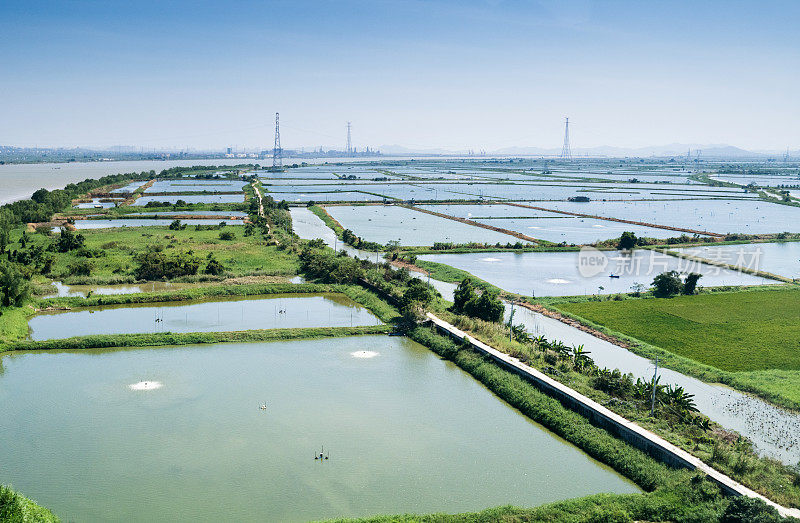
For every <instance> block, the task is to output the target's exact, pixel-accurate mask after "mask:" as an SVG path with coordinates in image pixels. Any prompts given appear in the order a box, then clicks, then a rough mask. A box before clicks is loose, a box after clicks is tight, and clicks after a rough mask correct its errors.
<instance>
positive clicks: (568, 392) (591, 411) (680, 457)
mask: <svg viewBox="0 0 800 523" xmlns="http://www.w3.org/2000/svg"><path fill="white" fill-rule="evenodd" d="M427 316H428V319H429V320H430V321H431V323H433V325H435V326H436V328H437V330H439V331H440V332H442V333H444V334H445V335H447V336H450V337H452V338H454V339H456V340H458V341H462V340H466V341H467V342H468V343H469V344H470V345H471V346H472V347H473V348H474V349H475V350H476V351H478V352H480V353H482V354H485V355H486V356H488V357H490V358H491V359H493V360H494V361H495V362H496V363H498V364H499V365H501V366H502V367H504V368H506V369H508V370H510V371H512V372H515V373H516V374H518V375H520V376H522V377H524V378H525V379H527V380H528V381H530V382H531V383H533V384H534V385H535V386H536V387H537V388H538V389H539V390H541V391H542V392H544V393H545V394H547V395H548V396H551V397H553V398H556V399H557V400H559V401H560V402H561V403H562V404H563V405H564V406H565V407H567V408H569V409H571V410H574V411H575V412H577V413H579V414H581V415H582V416H584V417H586V418H587V419H588V420H589V421H590V422H591V423H592V424H594V425H596V426H599V427H602V428H604V429H606V430H608V431H609V432H611V433H612V434H614V435H616V436H617V437H619V438H620V439H622V440H623V441H625V442H626V443H628V444H629V445H631V446H633V447H636V448H638V449H640V450H642V451H644V452H647V453H648V454H649V455H650V456H652V457H653V458H655V459H657V460H659V461H661V462H663V463H666V464H668V465H670V466H673V467H683V468H687V469H690V470H698V471H700V472H702V473H704V474H705V475H706V476H707V477H708V478H709V479H711V480H712V481H714V482H715V483H717V484H718V485H719V486H720V488H721V489H722V490H723V491H724V492H725V493H726V494H728V495H733V496H748V497H752V498H758V499H761V500H763V501H764V502H766V503H767V504H768V505H771V506H773V507H775V508H776V509H777V510H778V512H779V513H780V514H781V515H782V516H784V517H787V516H792V517H795V518H800V510H798V509H793V508H787V507H784V506H781V505H778V504H777V503H775V502H773V501H770V500H769V499H767V498H765V497H764V496H762V495H761V494H758V493H757V492H755V491H753V490H750V489H749V488H747V487H745V486H744V485H742V484H740V483H738V482H736V481H734V480H733V479H731V478H730V477H728V476H726V475H725V474H723V473H721V472H719V471H718V470H715V469H714V468H712V467H711V466H709V465H707V464H706V463H704V462H703V461H702V460H700V459H699V458H697V457H695V456H692V455H691V454H689V453H688V452H686V451H685V450H683V449H680V448H678V447H676V446H675V445H673V444H671V443H669V442H668V441H666V440H664V439H663V438H661V437H659V436H657V435H656V434H654V433H652V432H650V431H649V430H646V429H644V428H642V427H640V426H639V425H637V424H636V423H633V422H632V421H629V420H627V419H625V418H623V417H622V416H620V415H619V414H616V413H615V412H612V411H611V410H609V409H607V408H606V407H604V406H602V405H600V404H599V403H597V402H596V401H594V400H592V399H591V398H588V397H586V396H584V395H583V394H580V393H579V392H577V391H575V390H573V389H571V388H569V387H567V386H566V385H564V384H563V383H560V382H558V381H556V380H554V379H553V378H551V377H550V376H548V375H546V374H544V373H542V372H540V371H539V370H537V369H534V368H533V367H531V366H529V365H526V364H525V363H522V362H521V361H520V360H518V359H517V358H514V357H512V356H509V355H508V354H506V353H504V352H501V351H499V350H497V349H495V348H493V347H490V346H489V345H486V344H485V343H483V342H481V341H479V340H476V339H475V338H473V337H471V336H469V335H468V334H467V333H465V332H463V331H461V330H459V329H458V328H456V327H455V326H454V325H451V324H449V323H447V322H446V321H444V320H442V319H440V318H438V317H436V316H434V315H433V314H431V313H428V315H427Z"/></svg>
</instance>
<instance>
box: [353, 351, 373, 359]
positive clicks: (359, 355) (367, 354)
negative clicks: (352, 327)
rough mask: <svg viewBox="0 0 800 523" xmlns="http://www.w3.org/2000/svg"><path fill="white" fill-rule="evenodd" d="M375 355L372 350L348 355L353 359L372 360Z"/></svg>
mask: <svg viewBox="0 0 800 523" xmlns="http://www.w3.org/2000/svg"><path fill="white" fill-rule="evenodd" d="M377 355H378V353H377V352H375V351H372V350H357V351H355V352H351V353H350V356H352V357H354V358H374V357H375V356H377Z"/></svg>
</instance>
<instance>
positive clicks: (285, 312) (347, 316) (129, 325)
mask: <svg viewBox="0 0 800 523" xmlns="http://www.w3.org/2000/svg"><path fill="white" fill-rule="evenodd" d="M379 323H380V320H378V318H377V317H376V316H375V315H373V314H372V313H371V312H370V311H369V310H368V309H365V308H364V307H362V306H361V305H359V304H357V303H356V302H354V301H353V300H351V299H350V298H348V297H347V296H344V295H341V294H325V295H321V296H319V295H317V296H315V295H293V296H291V297H286V296H285V295H282V296H270V297H265V298H258V299H253V298H252V297H248V298H240V299H226V300H225V301H205V302H201V303H192V304H186V302H166V303H159V304H156V305H148V304H133V305H114V306H102V307H85V308H81V309H77V310H72V311H54V312H43V313H39V314H37V315H36V316H34V317H33V318H31V319H30V321H29V322H28V326H29V327H30V330H31V334H30V337H31V339H33V340H52V339H58V338H69V337H71V336H86V335H89V334H131V333H146V332H150V333H152V332H217V331H242V330H251V329H290V328H295V327H355V326H359V325H378V324H379Z"/></svg>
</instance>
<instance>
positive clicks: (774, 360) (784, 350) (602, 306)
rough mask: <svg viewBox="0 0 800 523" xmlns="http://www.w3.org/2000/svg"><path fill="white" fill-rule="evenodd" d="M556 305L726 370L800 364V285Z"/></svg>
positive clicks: (784, 367)
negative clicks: (666, 297) (773, 288)
mask: <svg viewBox="0 0 800 523" xmlns="http://www.w3.org/2000/svg"><path fill="white" fill-rule="evenodd" d="M556 306H557V307H558V308H559V309H561V310H564V311H566V312H568V313H572V314H575V315H577V316H580V317H582V318H585V319H587V320H589V321H592V322H594V323H597V324H599V325H602V326H604V327H607V328H608V329H611V330H613V331H617V332H620V333H622V334H626V335H628V336H631V337H633V338H637V339H639V340H642V341H644V342H647V343H649V344H651V345H655V346H657V347H661V348H663V349H665V350H668V351H670V352H672V353H675V354H678V355H681V356H684V357H687V358H690V359H692V360H695V361H698V362H701V363H704V364H706V365H710V366H712V367H716V368H718V369H722V370H725V371H731V372H747V371H766V370H771V369H778V370H782V371H797V370H800V289H795V288H782V289H776V290H770V291H757V292H756V291H752V292H732V293H719V294H701V295H697V296H681V297H676V298H671V299H639V300H624V301H604V302H584V303H560V304H557V305H556Z"/></svg>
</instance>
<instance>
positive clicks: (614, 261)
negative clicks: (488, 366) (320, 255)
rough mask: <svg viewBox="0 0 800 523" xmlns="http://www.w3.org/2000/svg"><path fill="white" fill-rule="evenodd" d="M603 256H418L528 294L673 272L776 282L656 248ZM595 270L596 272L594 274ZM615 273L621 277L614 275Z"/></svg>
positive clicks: (591, 288)
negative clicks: (592, 260)
mask: <svg viewBox="0 0 800 523" xmlns="http://www.w3.org/2000/svg"><path fill="white" fill-rule="evenodd" d="M597 252H600V251H597ZM601 256H602V257H604V258H605V261H601V262H598V263H599V265H593V266H592V268H591V269H592V270H591V271H589V270H587V269H584V270H581V269H580V267H579V264H580V263H581V259H582V258H581V257H580V254H579V253H578V252H525V253H508V252H493V253H469V254H425V255H421V256H419V257H418V259H420V260H425V261H432V262H437V263H443V264H446V265H450V266H452V267H456V268H458V269H462V270H464V271H467V272H469V273H470V274H472V275H474V276H477V277H478V278H480V279H482V280H485V281H487V282H489V283H491V284H493V285H496V286H497V287H500V288H501V289H504V290H506V291H510V292H515V293H518V294H522V295H525V296H531V295H533V296H576V295H581V294H584V295H589V294H614V293H618V292H631V290H632V287H633V286H634V285H635V284H637V283H639V284H642V285H643V286H644V287H645V288H648V287H649V286H650V284H651V282H652V281H653V278H655V277H656V276H657V275H658V274H660V273H662V272H665V271H671V270H675V271H678V272H679V273H681V274H685V273H689V272H697V273H700V274H702V275H703V276H702V278H700V281H699V282H698V285H701V286H704V287H716V286H721V285H765V284H774V283H778V282H776V281H775V280H771V279H766V278H761V277H758V276H752V275H750V274H746V273H742V272H739V271H734V270H730V269H725V268H722V267H716V266H711V265H707V264H704V263H700V262H693V261H690V260H684V259H681V258H677V257H674V256H669V255H666V254H662V253H659V252H655V251H648V250H636V251H633V254H626V253H623V252H621V251H603V252H602V254H601ZM603 264H605V266H604V268H602V267H603ZM595 268H597V269H598V272H595V270H594V269H595ZM612 275H614V276H618V277H611V276H612Z"/></svg>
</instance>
